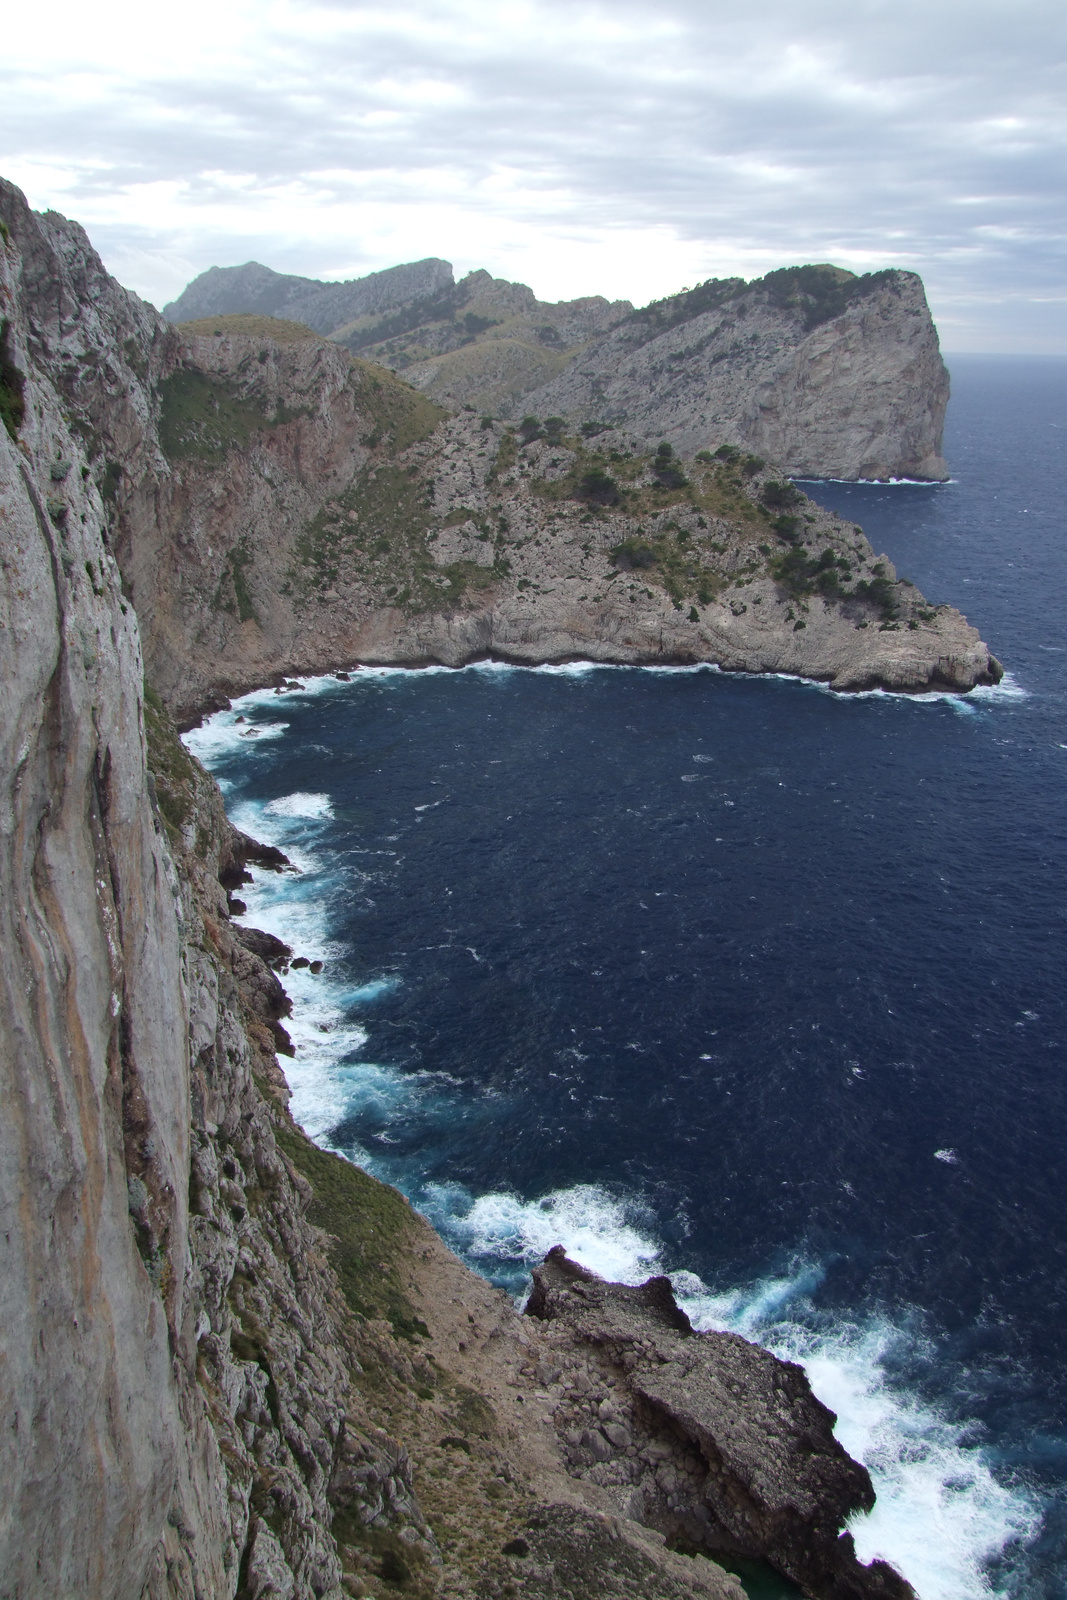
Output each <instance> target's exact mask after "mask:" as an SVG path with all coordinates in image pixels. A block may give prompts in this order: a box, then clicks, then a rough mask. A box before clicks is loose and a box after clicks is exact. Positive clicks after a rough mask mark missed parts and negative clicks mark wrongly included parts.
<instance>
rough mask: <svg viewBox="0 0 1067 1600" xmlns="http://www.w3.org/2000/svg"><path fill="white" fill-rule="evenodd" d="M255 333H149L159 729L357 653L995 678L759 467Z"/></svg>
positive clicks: (137, 486)
mask: <svg viewBox="0 0 1067 1600" xmlns="http://www.w3.org/2000/svg"><path fill="white" fill-rule="evenodd" d="M241 327H242V328H246V327H247V325H246V324H242V325H241ZM287 328H288V331H287ZM260 329H261V331H260V332H259V333H257V334H255V335H254V336H253V334H252V333H250V332H247V331H240V329H235V330H232V331H228V330H224V331H223V332H222V333H220V334H218V335H215V334H212V335H210V336H204V335H196V336H193V337H186V339H185V340H184V341H181V342H179V340H178V339H177V336H175V335H171V336H170V337H171V339H172V341H173V345H172V354H171V355H170V357H169V360H170V363H171V365H170V370H169V375H168V376H166V377H164V378H163V380H162V382H161V383H160V385H159V392H160V393H161V395H162V409H161V417H160V423H159V427H158V434H157V437H158V439H159V447H158V454H157V456H156V458H155V460H154V462H153V464H152V466H151V467H150V468H149V469H148V470H145V471H144V472H143V473H141V474H140V475H136V474H133V473H131V474H130V478H131V479H132V481H131V482H129V485H128V487H127V484H126V481H125V480H124V483H123V485H122V488H121V490H120V494H119V497H118V509H119V516H118V519H117V524H116V534H115V538H116V551H117V553H118V556H119V559H120V563H121V565H122V569H123V573H124V576H125V578H126V581H127V585H128V587H129V590H130V593H131V594H132V596H133V598H134V601H135V603H136V605H137V609H138V613H139V616H140V619H141V625H142V629H143V634H144V640H145V652H146V659H147V660H148V663H149V669H150V673H151V676H152V680H153V682H155V683H157V684H158V685H159V687H160V689H161V691H162V692H163V693H164V694H165V696H166V697H167V699H168V701H169V703H171V704H172V705H173V706H174V707H175V709H176V710H177V711H178V712H179V714H180V715H182V716H189V715H193V714H195V712H196V711H197V710H198V709H199V708H200V707H202V706H203V705H205V704H209V703H212V701H213V699H217V697H218V696H220V695H225V694H229V693H232V692H234V691H235V690H239V689H243V688H247V687H250V686H252V685H253V684H256V683H262V682H265V681H270V680H271V679H272V678H273V677H274V676H275V675H277V674H279V673H284V672H290V671H301V672H310V671H324V670H328V669H330V668H333V667H337V666H350V665H351V664H353V663H354V662H356V661H374V662H393V663H406V664H410V665H418V664H422V663H425V662H431V661H438V662H444V663H446V664H449V665H460V664H462V663H463V662H465V661H469V660H472V659H477V658H479V657H483V656H496V657H499V658H502V659H507V660H511V661H517V662H530V663H534V662H538V661H552V660H566V659H573V658H576V657H585V658H590V659H594V660H602V661H612V662H632V663H648V662H672V661H673V662H699V661H707V662H712V663H716V664H718V665H720V666H722V667H724V668H726V669H728V670H736V671H755V672H767V671H775V672H793V673H797V674H799V675H802V676H807V677H812V678H819V679H823V680H825V681H828V682H830V683H831V684H833V685H834V687H836V688H840V689H860V688H869V687H872V686H876V685H886V686H889V687H893V688H900V689H906V690H907V689H911V690H914V689H925V688H927V687H942V688H952V689H957V690H966V689H969V688H971V687H972V686H973V685H974V684H976V683H985V682H991V681H995V680H996V678H997V677H998V676H999V671H1000V669H999V667H998V666H997V664H996V662H995V661H994V660H993V659H992V657H991V656H990V654H989V651H988V649H987V647H986V646H985V645H984V644H983V643H982V641H981V640H980V639H979V637H978V635H977V634H976V632H975V631H974V629H973V628H971V627H969V626H968V624H967V623H966V621H965V620H964V619H963V618H962V617H961V616H960V614H959V613H958V612H956V611H954V610H952V609H951V608H949V607H945V606H940V607H939V606H931V605H929V604H928V603H927V602H926V601H925V599H924V598H923V596H922V595H921V594H920V593H919V592H918V591H917V590H916V589H914V588H913V587H912V586H910V585H908V584H907V583H905V582H898V581H897V580H896V574H895V573H894V571H893V569H892V566H891V563H889V561H888V560H887V559H886V558H885V557H878V556H877V555H876V553H875V552H874V551H873V550H872V549H871V547H870V545H869V544H868V543H867V541H866V539H865V538H864V537H863V534H862V531H861V530H859V529H857V528H855V527H853V526H852V525H850V524H845V523H843V522H841V521H840V520H838V519H836V518H834V517H832V516H830V515H829V514H827V513H826V512H824V511H822V510H821V509H820V508H818V507H817V506H815V505H814V504H812V503H811V502H809V501H807V500H806V499H804V498H803V497H802V496H801V495H800V494H799V493H798V492H797V491H796V490H794V489H793V487H792V486H791V485H790V484H788V483H785V482H783V481H782V480H781V478H780V476H779V474H778V473H777V472H776V471H772V470H771V469H770V468H769V467H768V466H767V465H766V464H765V463H763V462H762V461H760V460H759V459H758V458H755V457H752V456H751V455H746V454H742V453H740V452H738V451H736V450H732V449H730V447H726V448H725V449H724V450H720V451H719V452H717V453H716V456H715V457H713V458H711V459H708V456H709V454H710V453H708V452H705V453H704V459H699V460H694V461H688V462H682V461H681V460H680V459H679V458H677V457H674V456H672V455H663V454H652V453H649V452H647V451H646V450H644V448H643V447H642V444H641V441H640V440H637V439H634V438H632V437H630V436H629V435H627V434H626V433H624V432H621V431H620V430H612V431H610V432H607V433H598V434H597V435H596V436H595V437H593V438H588V437H585V436H583V434H582V433H581V431H579V432H577V433H574V434H572V433H568V432H565V431H561V432H558V433H554V432H553V431H552V430H551V428H550V429H549V430H548V431H547V432H546V430H545V429H543V428H540V427H534V428H529V427H528V428H526V429H519V430H513V429H511V428H509V427H508V426H507V425H504V424H501V423H497V422H493V421H491V420H488V419H479V418H478V417H477V416H476V415H474V414H471V413H470V412H461V413H459V414H458V415H456V416H452V417H450V416H448V415H447V414H446V413H442V412H440V411H438V410H436V409H435V408H433V407H432V406H431V405H430V404H429V403H428V402H426V401H425V400H424V399H422V398H421V397H420V396H419V395H418V394H417V393H415V392H413V391H411V390H410V389H408V388H407V387H406V386H404V385H403V384H401V383H399V382H398V381H397V380H395V379H393V378H391V377H389V376H387V375H385V374H383V373H380V372H376V371H375V369H374V368H372V367H369V366H366V365H362V364H360V363H358V362H353V361H352V360H351V359H350V358H349V357H348V356H347V355H346V354H345V353H344V352H342V351H339V350H337V349H336V348H335V347H333V346H331V345H329V344H326V343H324V342H320V341H316V340H314V339H311V338H303V339H301V338H300V337H299V336H298V332H297V331H295V330H292V329H291V328H289V327H288V325H284V324H283V325H277V324H275V325H273V329H272V328H271V327H270V326H269V325H267V324H265V323H264V324H261V325H260ZM272 332H273V333H274V334H275V335H277V337H272V336H271V333H272ZM283 339H285V340H287V341H288V342H282V340H283Z"/></svg>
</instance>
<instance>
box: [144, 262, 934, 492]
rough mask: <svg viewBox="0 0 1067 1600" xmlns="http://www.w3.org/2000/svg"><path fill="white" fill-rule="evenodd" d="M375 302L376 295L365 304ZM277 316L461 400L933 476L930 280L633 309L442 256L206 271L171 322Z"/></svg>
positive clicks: (727, 287) (815, 268) (688, 446)
mask: <svg viewBox="0 0 1067 1600" xmlns="http://www.w3.org/2000/svg"><path fill="white" fill-rule="evenodd" d="M372 302H373V304H372ZM239 311H244V312H249V313H253V312H259V313H263V312H267V313H269V314H272V315H283V316H285V317H289V318H292V319H293V320H296V321H301V322H304V323H306V324H307V325H308V326H310V327H312V328H313V329H314V330H315V331H316V332H318V333H320V334H323V335H325V336H326V337H329V338H330V339H331V340H332V341H333V342H335V343H338V344H341V345H343V346H344V347H345V348H347V349H349V350H351V351H352V352H353V353H354V354H358V355H360V356H362V357H363V358H364V359H366V360H369V361H372V362H374V363H375V364H377V365H381V366H384V367H387V368H388V369H389V370H391V371H394V372H397V373H401V374H402V375H403V376H404V377H405V378H406V380H407V381H408V382H410V383H411V384H413V385H414V386H415V387H416V388H419V389H421V390H422V391H423V392H424V393H426V394H427V395H429V396H430V398H432V399H433V400H435V401H436V402H438V403H439V404H442V405H444V406H447V407H448V408H449V409H451V410H460V409H462V408H463V407H464V406H472V407H474V409H476V410H479V411H483V412H489V413H491V414H492V415H494V416H499V417H501V418H504V419H505V420H512V421H517V420H519V418H521V416H522V415H523V414H524V412H526V411H531V412H537V413H539V414H540V415H553V414H558V415H559V416H561V417H562V418H563V419H564V420H565V421H568V422H571V423H576V422H578V421H581V420H586V419H588V418H595V419H597V420H599V421H601V422H604V423H606V424H611V425H612V426H620V427H625V428H627V429H628V430H629V431H630V432H632V433H636V434H637V435H638V436H639V437H641V438H643V439H645V440H647V441H649V442H656V441H659V440H661V439H662V440H666V441H667V442H669V443H670V444H671V445H672V446H673V447H674V448H675V449H676V450H679V451H682V452H685V453H695V452H696V451H697V450H699V449H700V448H701V447H702V446H705V445H707V444H708V443H709V441H710V440H711V438H712V436H713V435H714V436H715V439H716V442H723V441H725V442H727V443H730V444H733V445H736V446H737V447H739V448H742V449H746V450H752V451H755V452H756V453H759V454H763V455H769V456H771V458H772V459H773V460H775V462H776V463H777V464H778V465H779V466H780V467H781V468H782V470H783V471H785V472H787V473H789V474H791V475H794V476H801V477H820V476H822V477H835V478H882V479H884V478H892V477H909V478H918V479H925V480H930V481H940V480H943V479H944V478H946V477H947V476H948V468H947V466H946V464H945V462H944V460H943V458H942V456H941V442H942V434H943V427H944V415H945V408H946V405H947V403H948V394H949V383H948V374H947V372H946V370H945V367H944V363H943V362H942V360H941V356H940V351H939V348H938V342H937V334H936V330H935V328H934V325H933V322H932V320H931V318H930V313H929V308H928V306H927V304H926V296H925V293H924V290H923V286H922V282H921V280H920V279H919V278H918V276H917V275H916V274H914V273H909V272H903V271H901V270H899V269H895V268H887V269H884V270H882V271H879V272H873V273H866V274H864V275H862V276H856V275H855V274H853V273H850V272H848V271H846V270H845V269H844V268H840V267H835V266H832V265H830V264H827V263H821V264H816V265H808V266H801V267H786V268H780V269H778V270H777V271H774V272H770V273H768V274H766V276H765V277H763V278H758V279H753V280H752V281H751V282H745V280H743V279H740V278H727V279H708V280H707V281H706V282H705V283H702V284H699V285H698V286H697V287H696V288H693V289H684V290H682V291H680V292H679V293H678V294H675V295H669V296H667V297H665V298H663V299H660V300H657V301H653V302H651V303H650V304H649V305H648V306H644V307H641V308H638V309H635V308H634V307H633V305H632V304H631V303H630V302H629V301H625V300H622V301H613V302H612V301H608V300H606V299H604V298H603V297H602V296H595V295H594V296H586V297H584V298H581V299H578V300H572V301H560V302H557V303H553V302H547V301H540V300H538V299H537V297H536V296H535V295H534V293H533V291H532V290H531V289H529V288H528V287H527V286H526V285H525V284H518V283H509V282H508V281H507V280H505V279H500V278H493V277H492V276H491V275H490V274H489V273H487V272H485V271H483V270H479V271H475V272H471V273H468V274H467V276H466V277H465V278H463V279H462V280H461V281H460V282H459V283H456V282H454V280H453V278H452V269H451V266H450V265H449V263H447V262H443V261H439V260H436V259H435V258H432V259H430V260H427V261H425V262H419V263H412V264H410V265H407V266H401V267H394V268H390V269H388V270H387V271H386V272H384V273H377V274H372V275H371V276H370V277H368V278H364V279H359V280H354V281H353V282H351V283H347V284H326V283H319V282H316V280H310V279H295V278H286V277H282V276H281V275H279V274H275V273H272V272H271V270H270V269H269V268H265V267H262V266H260V265H258V264H257V263H249V264H247V265H246V266H245V267H240V268H217V267H213V268H211V269H210V270H209V271H208V272H207V273H203V274H201V276H200V277H199V278H197V279H195V280H194V281H193V283H192V284H190V285H189V286H188V288H187V289H186V290H185V291H184V292H183V294H182V296H180V297H179V299H178V300H177V301H175V302H172V303H171V304H170V305H168V306H167V307H166V308H165V314H166V316H167V317H168V319H169V320H171V321H173V322H179V323H181V322H187V321H190V320H197V321H203V320H205V319H207V318H209V317H210V316H211V315H220V316H221V315H225V314H232V313H234V312H239Z"/></svg>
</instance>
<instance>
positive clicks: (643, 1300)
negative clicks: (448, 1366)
mask: <svg viewBox="0 0 1067 1600" xmlns="http://www.w3.org/2000/svg"><path fill="white" fill-rule="evenodd" d="M526 1312H527V1315H528V1316H530V1317H532V1318H535V1319H537V1320H540V1321H545V1322H548V1323H550V1324H553V1325H562V1327H564V1328H565V1329H566V1330H567V1332H568V1333H569V1335H570V1337H571V1340H572V1341H573V1344H574V1345H575V1346H576V1347H577V1348H578V1349H579V1350H581V1349H583V1348H584V1349H587V1350H590V1351H591V1352H595V1353H596V1355H597V1356H598V1357H599V1362H598V1363H597V1364H596V1365H594V1364H593V1363H590V1364H589V1366H587V1368H586V1379H587V1381H586V1383H583V1384H582V1385H579V1384H577V1383H576V1382H575V1381H574V1379H573V1377H572V1381H571V1384H570V1388H571V1391H572V1393H575V1394H576V1395H578V1396H579V1398H578V1400H577V1404H576V1405H572V1406H567V1405H566V1404H564V1405H563V1406H562V1407H561V1408H560V1409H559V1410H558V1411H557V1413H556V1419H557V1427H559V1428H561V1429H562V1430H564V1431H565V1432H566V1434H567V1437H568V1438H569V1439H574V1440H575V1443H574V1446H573V1447H572V1450H571V1457H570V1459H571V1464H572V1469H573V1470H574V1471H575V1472H576V1473H577V1474H579V1475H583V1476H586V1477H591V1478H592V1479H593V1480H594V1481H595V1482H598V1483H601V1484H603V1485H608V1484H617V1485H619V1486H620V1487H621V1488H622V1489H623V1490H624V1492H625V1493H626V1495H627V1497H628V1503H629V1505H630V1507H631V1509H630V1515H633V1497H634V1494H635V1491H636V1493H637V1495H638V1497H639V1504H640V1507H641V1511H640V1515H641V1519H642V1520H643V1521H645V1522H647V1523H649V1524H650V1525H651V1526H653V1527H655V1528H658V1529H659V1530H660V1531H662V1532H663V1533H664V1534H665V1535H666V1536H667V1537H668V1539H674V1540H679V1539H681V1540H683V1541H684V1542H685V1543H686V1544H687V1545H690V1546H695V1547H697V1548H700V1549H703V1550H705V1551H708V1552H711V1553H716V1552H718V1553H721V1554H726V1555H730V1554H735V1555H742V1556H747V1557H756V1558H759V1559H762V1560H765V1561H767V1562H769V1563H770V1564H771V1565H772V1566H774V1567H775V1568H776V1570H777V1571H779V1572H780V1573H782V1574H783V1575H784V1576H786V1577H788V1578H791V1579H792V1580H793V1581H794V1582H796V1583H798V1584H800V1585H801V1587H802V1588H803V1589H804V1592H805V1593H806V1594H812V1595H820V1596H823V1595H826V1596H831V1595H832V1596H835V1597H837V1596H840V1597H842V1600H843V1597H845V1596H849V1597H855V1600H860V1597H862V1596H879V1597H882V1596H884V1597H886V1600H889V1597H894V1600H909V1597H911V1596H912V1590H911V1588H910V1586H909V1585H908V1584H907V1583H905V1582H904V1580H903V1579H902V1578H901V1577H899V1575H898V1574H897V1573H896V1572H894V1571H893V1569H892V1568H890V1567H889V1566H887V1565H886V1563H884V1562H874V1563H872V1565H871V1566H869V1567H864V1566H861V1565H860V1563H859V1562H858V1561H857V1559H856V1555H855V1550H854V1548H853V1544H852V1539H851V1536H850V1535H849V1534H847V1533H844V1532H843V1531H842V1529H843V1526H844V1524H845V1522H846V1520H847V1518H848V1517H849V1516H850V1515H852V1514H853V1513H855V1512H859V1511H869V1510H870V1509H871V1507H872V1506H873V1504H874V1491H873V1489H872V1487H871V1480H870V1477H869V1476H868V1474H867V1472H866V1470H865V1469H864V1468H863V1467H861V1466H860V1465H859V1464H858V1463H857V1462H855V1461H853V1460H852V1459H851V1457H850V1456H848V1455H847V1454H846V1452H845V1450H844V1449H843V1448H842V1446H841V1445H840V1444H839V1443H838V1442H837V1440H836V1439H835V1438H834V1436H833V1424H834V1421H835V1418H834V1416H833V1413H832V1412H830V1411H828V1410H827V1408H826V1407H825V1406H824V1405H822V1404H821V1403H820V1402H819V1401H818V1400H817V1399H816V1398H815V1396H814V1395H813V1394H812V1392H811V1389H810V1386H809V1384H808V1381H807V1378H806V1377H805V1375H804V1373H803V1371H802V1370H801V1368H800V1367H797V1366H794V1365H793V1364H791V1363H789V1362H784V1361H779V1360H778V1359H777V1358H776V1357H775V1356H773V1355H771V1354H770V1353H769V1352H768V1351H766V1350H760V1349H759V1348H758V1347H757V1346H755V1345H753V1344H750V1343H749V1342H748V1341H747V1340H746V1339H742V1338H740V1337H739V1336H738V1335H736V1334H730V1333H699V1334H698V1333H694V1332H693V1329H692V1328H691V1326H690V1324H689V1321H688V1319H687V1317H686V1316H685V1314H684V1313H683V1312H681V1311H680V1310H679V1308H678V1306H677V1304H676V1303H675V1300H674V1297H673V1295H672V1293H671V1288H670V1283H669V1281H668V1280H667V1279H666V1278H652V1279H649V1281H648V1282H647V1283H645V1284H643V1285H642V1286H641V1287H639V1288H628V1287H626V1286H624V1285H622V1284H609V1283H605V1282H603V1281H602V1280H601V1279H599V1278H597V1277H595V1276H594V1274H592V1273H590V1272H588V1271H586V1270H585V1269H584V1268H582V1267H580V1266H578V1265H577V1263H575V1262H573V1261H570V1260H569V1259H568V1258H567V1256H566V1255H565V1253H564V1251H563V1249H562V1247H557V1248H556V1249H555V1250H553V1251H551V1252H550V1253H549V1255H548V1256H547V1257H546V1259H545V1261H544V1263H543V1265H542V1266H541V1267H539V1268H537V1269H536V1270H535V1272H534V1285H533V1290H532V1292H531V1295H530V1299H529V1301H528V1303H527V1307H526ZM558 1348H560V1344H559V1342H558V1334H557V1349H558ZM597 1366H599V1372H597ZM590 1367H591V1368H592V1375H591V1374H590ZM604 1388H607V1389H608V1393H607V1395H605V1396H604V1397H603V1398H601V1393H602V1390H603V1389H604ZM585 1395H589V1396H590V1398H584V1396H585ZM594 1407H595V1410H596V1415H597V1416H599V1417H603V1416H604V1415H605V1413H607V1414H608V1415H610V1416H612V1417H614V1418H616V1419H619V1420H616V1421H615V1422H602V1423H601V1425H600V1427H599V1428H598V1429H592V1428H586V1429H584V1430H583V1431H582V1432H581V1433H580V1434H578V1433H577V1430H576V1427H575V1426H571V1427H569V1428H568V1423H569V1422H570V1416H569V1412H571V1411H572V1410H575V1411H577V1413H578V1415H579V1416H580V1415H582V1414H585V1413H588V1412H589V1411H590V1410H591V1409H593V1408H594ZM621 1419H625V1420H621Z"/></svg>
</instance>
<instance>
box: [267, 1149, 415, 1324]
mask: <svg viewBox="0 0 1067 1600" xmlns="http://www.w3.org/2000/svg"><path fill="white" fill-rule="evenodd" d="M274 1132H275V1138H276V1139H277V1141H278V1144H279V1146H280V1147H281V1149H282V1150H284V1151H285V1154H286V1155H287V1156H288V1157H289V1159H290V1161H291V1162H292V1163H293V1165H294V1167H296V1169H297V1171H298V1172H300V1173H302V1174H303V1176H304V1177H305V1178H306V1179H307V1180H308V1182H309V1183H310V1184H311V1187H312V1189H313V1190H314V1191H315V1198H314V1200H313V1201H312V1203H311V1207H310V1209H309V1211H308V1220H309V1221H311V1222H313V1223H314V1224H315V1226H316V1227H319V1228H322V1229H324V1231H325V1232H326V1233H328V1234H330V1235H331V1236H332V1237H331V1241H330V1245H329V1258H330V1264H331V1266H332V1267H333V1269H334V1271H335V1272H336V1273H337V1277H338V1279H339V1281H340V1284H341V1288H342V1290H343V1292H344V1296H345V1299H346V1300H347V1301H348V1303H349V1305H350V1306H351V1307H352V1310H353V1311H354V1312H355V1313H356V1315H357V1316H359V1317H365V1318H367V1319H368V1320H369V1319H372V1318H384V1320H385V1321H386V1322H388V1323H390V1324H391V1326H392V1328H393V1332H394V1333H395V1334H396V1335H397V1336H398V1337H399V1338H402V1339H412V1340H413V1339H414V1338H415V1337H416V1336H417V1335H419V1334H422V1335H426V1334H427V1328H426V1324H425V1323H424V1322H421V1321H420V1320H419V1319H418V1317H416V1315H415V1312H414V1309H413V1307H412V1305H411V1302H410V1301H409V1300H408V1298H407V1296H406V1295H405V1294H404V1292H403V1290H402V1288H401V1286H400V1283H401V1273H402V1271H403V1256H404V1254H405V1252H406V1251H407V1249H408V1248H409V1246H410V1244H411V1241H412V1238H413V1235H414V1232H415V1228H416V1226H417V1224H416V1221H415V1216H414V1213H413V1212H412V1210H411V1207H410V1206H409V1205H408V1203H407V1201H406V1200H405V1199H404V1197H403V1195H401V1194H399V1193H398V1192H397V1190H396V1189H391V1188H390V1187H389V1185H388V1184H385V1183H379V1182H378V1180H377V1178H372V1177H371V1176H370V1174H369V1173H366V1172H363V1171H362V1170H361V1169H360V1168H359V1167H355V1166H353V1165H352V1163H351V1162H350V1161H345V1160H344V1159H343V1157H341V1156H335V1155H330V1154H329V1153H328V1152H327V1151H325V1150H320V1149H319V1148H318V1146H317V1145H314V1144H312V1142H311V1140H310V1139H308V1138H307V1136H306V1135H305V1134H303V1133H301V1132H300V1130H299V1128H297V1127H295V1126H288V1125H279V1126H277V1127H276V1128H275V1130H274Z"/></svg>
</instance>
